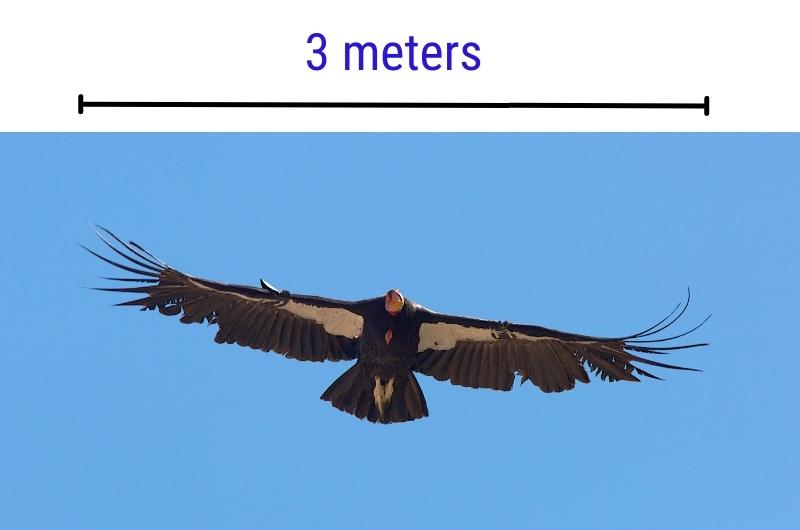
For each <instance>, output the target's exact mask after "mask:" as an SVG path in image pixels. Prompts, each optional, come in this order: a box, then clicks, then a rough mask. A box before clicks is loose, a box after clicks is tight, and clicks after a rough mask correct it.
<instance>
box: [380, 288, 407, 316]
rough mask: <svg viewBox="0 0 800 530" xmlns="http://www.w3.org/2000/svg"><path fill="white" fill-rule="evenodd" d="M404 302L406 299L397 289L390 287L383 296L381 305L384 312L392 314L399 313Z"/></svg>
mask: <svg viewBox="0 0 800 530" xmlns="http://www.w3.org/2000/svg"><path fill="white" fill-rule="evenodd" d="M405 303H406V299H405V298H403V295H402V294H400V291H398V290H397V289H390V290H389V292H388V293H386V296H384V297H383V306H384V307H385V308H386V312H387V313H389V314H390V315H392V316H394V315H396V314H397V313H399V312H400V311H401V310H402V309H403V306H404V305H405Z"/></svg>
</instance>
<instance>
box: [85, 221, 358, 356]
mask: <svg viewBox="0 0 800 530" xmlns="http://www.w3.org/2000/svg"><path fill="white" fill-rule="evenodd" d="M100 230H102V231H103V232H105V234H106V235H107V236H109V237H110V238H111V239H112V240H113V243H112V242H111V241H109V240H108V239H107V238H106V237H104V236H103V234H101V233H100V232H99V231H98V236H99V237H100V239H101V240H102V241H103V242H104V243H105V244H106V245H107V246H108V247H109V248H110V249H111V250H113V251H114V252H115V253H116V254H118V255H119V256H122V257H123V258H124V259H125V260H127V262H128V263H129V264H126V263H124V262H123V263H119V262H117V261H113V260H111V259H108V258H106V257H104V256H102V255H100V254H98V253H97V252H94V251H93V250H90V249H88V248H86V247H84V248H85V249H86V250H87V251H89V252H90V253H92V254H93V255H95V256H97V257H98V258H100V259H101V260H103V261H105V262H106V263H109V264H111V265H114V266H115V267H117V268H120V269H122V270H125V271H128V272H131V273H134V274H136V277H133V278H106V279H109V280H115V281H120V282H135V283H142V284H145V285H143V286H137V287H110V288H99V290H103V291H114V292H122V293H134V294H140V295H143V296H142V297H141V298H137V299H135V300H130V301H127V302H123V303H121V304H117V305H121V306H140V307H141V308H142V310H145V309H158V310H159V312H161V313H162V314H164V315H170V316H174V315H179V314H181V313H183V315H182V316H181V318H180V321H181V322H183V323H184V324H188V323H192V322H196V323H202V322H208V323H209V324H216V325H217V326H218V327H219V331H217V335H216V336H215V337H214V340H215V341H216V342H218V343H228V344H233V343H236V344H239V345H241V346H248V347H250V348H255V349H259V350H264V351H268V350H272V351H275V352H277V353H280V354H283V355H285V356H286V357H291V358H293V359H298V360H301V361H324V360H329V361H340V360H344V359H355V358H356V356H357V351H356V339H357V338H358V337H359V336H360V335H361V330H362V327H363V324H364V319H363V316H362V314H361V312H360V310H359V308H360V304H361V302H344V301H340V300H333V299H330V298H322V297H316V296H304V295H294V294H289V293H288V292H285V291H284V292H279V291H277V290H276V289H274V288H273V287H272V286H270V285H269V284H268V283H266V282H263V281H262V287H261V288H259V287H250V286H245V285H232V284H226V283H220V282H215V281H210V280H204V279H202V278H197V277H195V276H190V275H188V274H184V273H182V272H180V271H177V270H175V269H173V268H172V267H169V266H168V265H167V264H165V263H164V262H162V261H161V260H159V259H158V258H156V257H155V256H153V255H152V254H150V253H149V252H147V251H146V250H144V249H143V248H142V247H140V246H139V245H137V244H136V243H134V242H132V241H131V242H128V243H125V242H124V241H122V240H121V239H119V238H118V237H117V236H115V235H114V234H112V233H111V232H109V231H108V230H106V229H104V228H100Z"/></svg>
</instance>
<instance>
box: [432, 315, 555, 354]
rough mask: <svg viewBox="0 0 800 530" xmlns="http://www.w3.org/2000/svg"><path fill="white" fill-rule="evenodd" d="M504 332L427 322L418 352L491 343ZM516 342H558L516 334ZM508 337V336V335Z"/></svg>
mask: <svg viewBox="0 0 800 530" xmlns="http://www.w3.org/2000/svg"><path fill="white" fill-rule="evenodd" d="M501 331H502V330H497V329H491V328H474V327H470V326H462V325H461V324H449V323H446V322H436V323H433V324H431V323H428V322H425V323H423V324H422V325H421V326H420V327H419V347H418V348H417V352H423V351H425V350H450V349H452V348H454V347H455V345H456V343H457V342H459V341H475V342H491V341H495V340H499V339H500V333H501ZM513 336H514V340H528V341H537V340H556V339H553V338H552V337H531V336H530V335H524V334H522V333H514V334H513ZM506 337H508V334H506Z"/></svg>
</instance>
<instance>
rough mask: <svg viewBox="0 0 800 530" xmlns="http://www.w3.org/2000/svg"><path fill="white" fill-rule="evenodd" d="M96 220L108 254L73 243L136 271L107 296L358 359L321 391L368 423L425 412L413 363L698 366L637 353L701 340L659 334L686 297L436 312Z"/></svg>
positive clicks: (556, 373) (526, 372) (460, 374)
mask: <svg viewBox="0 0 800 530" xmlns="http://www.w3.org/2000/svg"><path fill="white" fill-rule="evenodd" d="M95 231H96V232H97V235H98V236H99V238H100V239H101V240H102V242H103V243H105V245H106V246H107V247H108V248H109V249H110V250H111V251H113V253H114V255H111V256H112V257H114V258H115V259H110V258H109V257H106V256H103V255H101V254H100V253H98V252H95V251H93V250H91V249H89V248H87V247H85V246H83V245H81V246H83V248H84V249H86V250H87V251H88V252H90V253H91V254H93V255H94V256H96V257H98V258H100V259H101V260H103V261H104V262H106V263H108V264H110V265H113V266H114V267H117V268H119V269H122V270H124V271H127V272H129V273H132V274H134V275H135V276H134V277H113V278H104V279H107V280H113V281H117V282H125V283H127V284H129V285H134V286H130V287H101V288H96V289H98V290H102V291H113V292H119V293H129V294H132V295H137V296H139V297H138V298H135V299H133V300H130V301H125V302H122V303H119V304H116V305H120V306H136V307H140V308H141V309H142V310H156V309H157V310H158V311H159V312H160V313H162V314H164V315H168V316H178V315H180V321H181V322H183V323H184V324H190V323H203V322H206V323H208V324H209V325H211V324H214V325H216V326H217V327H218V331H217V334H216V336H215V337H214V340H215V341H216V342H218V343H228V344H234V343H236V344H239V345H241V346H247V347H250V348H255V349H259V350H263V351H270V350H271V351H274V352H276V353H279V354H282V355H285V356H286V357H290V358H292V359H297V360H301V361H355V364H353V365H352V366H351V367H350V368H349V369H348V370H347V371H345V372H344V373H343V374H342V375H341V376H340V377H339V378H338V379H336V381H334V382H333V384H331V386H330V387H329V388H328V389H327V390H326V391H325V392H324V393H323V394H322V396H321V399H323V400H325V401H329V402H330V403H331V404H332V405H333V406H334V407H336V408H338V409H340V410H342V411H344V412H347V413H349V414H352V415H354V416H356V417H357V418H362V419H363V418H366V419H367V420H369V421H371V422H375V423H395V422H404V421H411V420H416V419H418V418H423V417H426V416H428V405H427V403H426V402H425V396H424V395H423V393H422V390H421V389H420V386H419V383H418V382H417V378H416V376H415V373H420V374H424V375H429V376H432V377H434V378H435V379H437V380H439V381H446V380H449V381H450V382H451V383H452V384H454V385H461V386H467V387H471V388H491V389H494V390H511V388H512V386H513V385H514V381H515V379H516V377H517V375H519V376H520V378H521V383H520V384H522V383H525V382H526V381H530V382H531V383H532V384H534V385H536V386H538V387H539V388H540V389H541V390H543V391H544V392H561V391H564V390H570V389H572V388H573V387H574V386H575V382H576V381H580V382H581V383H588V382H589V374H588V373H587V368H588V371H589V372H592V373H594V374H595V375H597V376H599V377H600V378H601V379H602V380H606V381H639V378H638V377H637V376H645V377H650V378H655V379H659V377H657V376H656V375H654V374H652V373H650V372H648V371H646V370H645V369H644V368H642V365H645V366H648V367H649V366H655V367H658V368H670V369H676V370H692V371H697V370H695V369H693V368H686V367H682V366H675V365H672V364H666V363H662V362H659V361H655V360H653V359H651V358H647V357H643V355H648V354H665V353H669V352H671V351H674V350H681V349H687V348H696V347H700V346H706V345H707V344H706V343H694V344H684V345H674V344H672V343H671V341H673V340H675V339H679V338H681V337H684V336H686V335H688V334H689V333H691V332H693V331H695V330H696V329H697V328H699V327H700V326H702V325H703V323H705V322H706V320H708V317H706V319H705V320H703V322H701V323H700V324H699V325H697V326H695V327H694V328H692V329H690V330H689V331H686V332H684V333H680V334H677V335H673V336H669V337H663V338H657V337H658V335H659V334H662V332H663V331H664V330H666V329H667V328H670V327H671V326H672V325H673V324H674V323H675V322H676V321H677V320H678V319H679V318H680V317H681V316H682V315H683V313H684V311H686V307H688V304H689V297H687V300H686V302H685V303H679V304H678V305H677V306H676V307H675V309H673V311H672V313H670V314H669V315H667V317H665V318H664V319H662V320H661V321H660V322H659V323H658V324H656V325H654V326H651V327H650V328H648V329H646V330H644V331H642V332H639V333H636V334H634V335H628V336H625V337H616V338H601V337H591V336H587V335H578V334H575V333H566V332H562V331H557V330H554V329H548V328H544V327H541V326H535V325H527V324H513V323H510V322H505V321H494V320H483V319H478V318H469V317H463V316H453V315H445V314H442V313H437V312H435V311H432V310H430V309H427V308H425V307H423V306H421V305H419V304H417V303H415V302H414V301H412V300H410V299H408V298H406V297H405V296H403V294H402V293H401V292H400V291H399V290H398V289H390V290H389V291H388V292H386V294H385V295H383V296H378V297H376V298H370V299H367V300H359V301H355V302H348V301H342V300H334V299H330V298H323V297H320V296H308V295H299V294H294V293H290V292H288V291H285V290H278V289H276V288H275V287H273V286H272V285H270V284H269V283H267V282H266V281H264V280H261V285H260V286H259V287H251V286H246V285H233V284H226V283H221V282H216V281H211V280H205V279H202V278H198V277H195V276H190V275H188V274H185V273H183V272H180V271H178V270H175V269H173V268H172V267H170V266H169V265H167V264H166V263H165V262H163V261H161V260H160V259H158V258H156V257H155V256H154V255H153V254H151V253H150V252H148V251H146V250H145V249H144V248H143V247H141V246H140V245H137V244H136V243H134V242H133V241H129V242H127V243H126V242H125V241H123V240H122V239H120V238H118V237H117V236H115V235H114V234H113V233H112V232H110V231H109V230H107V229H105V228H102V227H96V228H95ZM119 257H121V258H122V260H119ZM136 284H141V285H136ZM681 306H682V308H681ZM679 309H680V310H679ZM676 312H677V314H676ZM709 316H710V315H709Z"/></svg>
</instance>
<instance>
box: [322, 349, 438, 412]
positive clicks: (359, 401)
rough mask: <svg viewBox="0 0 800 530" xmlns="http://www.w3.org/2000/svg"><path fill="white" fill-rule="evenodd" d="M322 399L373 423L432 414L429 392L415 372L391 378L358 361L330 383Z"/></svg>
mask: <svg viewBox="0 0 800 530" xmlns="http://www.w3.org/2000/svg"><path fill="white" fill-rule="evenodd" d="M320 399H324V400H325V401H330V402H331V405H333V406H334V407H336V408H337V409H339V410H343V411H344V412H347V413H349V414H352V415H353V416H356V417H357V418H366V419H368V420H369V421H371V422H373V423H397V422H401V421H411V420H416V419H418V418H424V417H425V416H427V415H428V405H427V404H426V403H425V396H424V395H422V389H420V387H419V383H417V378H416V377H414V374H413V373H412V372H407V373H406V374H404V375H401V376H397V377H393V378H390V379H382V378H380V377H371V376H370V374H369V371H368V370H367V368H366V367H365V366H364V365H363V364H361V363H360V362H357V363H356V364H355V365H354V366H352V367H351V368H350V369H349V370H347V371H346V372H345V373H343V374H342V375H341V376H340V377H339V379H337V380H336V381H334V382H333V384H332V385H331V386H330V387H328V390H326V391H325V392H324V393H323V394H322V396H321V397H320Z"/></svg>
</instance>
